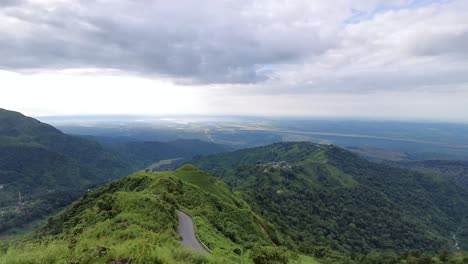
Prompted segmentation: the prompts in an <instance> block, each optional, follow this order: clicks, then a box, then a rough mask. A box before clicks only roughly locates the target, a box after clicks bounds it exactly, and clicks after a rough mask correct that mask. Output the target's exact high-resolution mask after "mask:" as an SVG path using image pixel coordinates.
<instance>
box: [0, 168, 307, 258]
mask: <svg viewBox="0 0 468 264" xmlns="http://www.w3.org/2000/svg"><path fill="white" fill-rule="evenodd" d="M176 210H184V211H186V212H188V213H190V214H191V215H192V216H193V217H194V220H195V224H196V230H197V234H198V235H199V237H200V239H201V241H203V242H204V243H205V244H206V245H207V246H208V247H209V248H210V249H211V251H212V254H205V255H203V254H200V253H196V252H193V251H190V250H187V249H185V248H183V247H182V244H181V243H180V242H179V236H178V234H177V227H178V219H177V214H176ZM44 241H47V242H44ZM281 243H282V237H281V236H280V235H279V233H278V232H277V230H275V229H274V228H273V226H272V225H271V224H269V223H268V222H267V221H265V220H264V219H262V218H261V217H259V216H258V215H256V214H255V213H254V212H253V211H252V210H251V209H250V207H249V205H248V204H247V203H246V202H245V201H243V200H242V198H241V197H240V196H239V195H237V194H235V193H233V192H232V191H231V190H230V189H229V188H228V187H227V185H226V184H224V183H223V182H220V181H217V180H215V179H214V178H213V177H211V176H210V175H208V174H206V173H204V172H202V171H200V170H198V169H196V168H195V167H193V166H189V165H187V166H184V167H182V168H180V169H178V170H177V171H174V172H158V173H144V172H141V173H137V174H134V175H131V176H128V177H125V178H122V179H120V180H117V181H114V182H112V183H109V184H107V185H105V186H103V187H102V188H100V189H98V190H96V191H92V192H89V193H87V194H86V195H85V196H84V197H83V198H81V199H80V200H78V201H77V202H75V203H74V204H73V205H71V206H69V207H67V208H66V209H65V210H63V211H62V212H61V213H59V214H58V215H57V216H55V217H53V218H51V219H49V221H48V224H47V225H46V226H44V227H43V228H41V229H39V230H38V231H36V232H35V234H34V235H33V236H31V237H30V238H28V239H26V240H24V241H23V242H21V243H16V244H11V245H8V244H7V245H6V247H7V249H5V250H4V254H3V255H2V254H1V247H0V262H1V263H3V262H5V263H23V262H28V261H29V262H40V263H253V262H252V260H256V261H255V263H287V262H285V261H287V259H288V258H289V256H290V254H289V253H288V252H287V251H286V250H284V249H282V248H281V247H276V248H274V247H273V246H274V244H277V245H279V244H281ZM4 247H5V246H4ZM33 256H34V257H35V258H34V259H33ZM268 259H270V262H264V261H265V260H268ZM296 259H298V257H296ZM271 260H278V261H275V262H271ZM291 260H294V259H291ZM2 261H3V262H2ZM279 261H281V262H279ZM289 263H293V262H289ZM294 263H299V262H294ZM300 263H315V262H312V261H311V262H304V261H301V262H300Z"/></svg>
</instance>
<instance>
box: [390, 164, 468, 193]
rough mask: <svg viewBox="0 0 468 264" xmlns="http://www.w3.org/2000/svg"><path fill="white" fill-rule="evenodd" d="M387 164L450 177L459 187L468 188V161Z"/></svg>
mask: <svg viewBox="0 0 468 264" xmlns="http://www.w3.org/2000/svg"><path fill="white" fill-rule="evenodd" d="M386 163H388V164H389V165H391V166H395V167H400V168H405V169H411V170H416V171H419V172H422V173H432V174H437V175H440V176H445V177H449V178H451V179H453V180H454V181H455V182H456V183H458V185H460V186H463V187H465V188H468V161H465V160H421V161H392V162H386Z"/></svg>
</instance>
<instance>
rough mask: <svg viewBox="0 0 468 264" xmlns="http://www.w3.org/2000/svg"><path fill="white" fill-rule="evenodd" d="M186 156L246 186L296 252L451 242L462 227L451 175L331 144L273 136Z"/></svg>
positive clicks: (466, 199) (465, 198) (462, 207)
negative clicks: (253, 144) (372, 158)
mask: <svg viewBox="0 0 468 264" xmlns="http://www.w3.org/2000/svg"><path fill="white" fill-rule="evenodd" d="M191 163H192V164H194V165H196V166H198V167H199V168H201V169H203V170H205V171H208V172H209V173H211V174H213V175H214V176H216V177H218V178H220V179H222V180H224V181H225V182H227V183H228V184H229V185H230V186H232V187H233V188H235V189H237V190H241V191H243V192H244V193H246V195H245V198H246V199H247V200H248V201H249V202H250V203H251V205H252V206H253V208H254V210H255V211H256V212H258V213H259V214H260V215H262V216H263V217H265V218H266V219H267V220H269V221H270V222H272V223H274V224H276V225H277V227H278V229H279V230H282V231H283V234H285V235H288V236H289V237H290V238H292V240H293V241H295V244H297V246H298V248H299V249H300V250H301V251H302V252H307V253H314V254H319V255H320V254H322V253H323V252H322V251H317V250H318V249H319V248H320V247H325V248H329V249H332V250H335V251H340V252H349V253H351V252H353V253H368V252H370V251H372V250H393V251H400V252H401V251H405V250H411V249H421V250H426V251H427V250H441V249H442V248H449V249H450V248H452V249H453V241H452V238H451V237H452V235H453V234H458V235H459V237H462V235H463V234H465V233H466V230H464V228H466V226H468V224H467V223H468V222H467V219H468V211H467V210H466V208H468V193H467V192H466V190H465V189H462V188H460V187H458V186H457V185H456V184H454V183H453V182H452V181H451V180H449V179H446V178H443V177H435V176H431V175H425V174H421V173H417V172H412V171H408V170H403V169H397V168H392V167H389V166H385V165H380V164H376V163H371V162H369V161H367V160H365V159H362V158H360V157H358V156H357V155H355V154H353V153H351V152H349V151H346V150H343V149H340V148H337V147H335V146H324V145H316V144H312V143H307V142H299V143H278V144H273V145H270V146H264V147H259V148H253V149H246V150H240V151H235V152H231V153H222V154H218V155H210V156H206V157H198V158H196V159H194V160H192V161H191ZM460 245H461V247H462V248H463V249H465V250H466V249H467V248H468V243H467V241H463V242H460ZM291 246H294V245H291ZM320 252H322V253H320Z"/></svg>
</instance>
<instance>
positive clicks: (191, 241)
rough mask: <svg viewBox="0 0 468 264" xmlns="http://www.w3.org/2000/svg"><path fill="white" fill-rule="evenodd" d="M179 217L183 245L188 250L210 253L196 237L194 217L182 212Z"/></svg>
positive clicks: (178, 213)
mask: <svg viewBox="0 0 468 264" xmlns="http://www.w3.org/2000/svg"><path fill="white" fill-rule="evenodd" d="M177 215H178V216H179V235H180V237H181V238H182V244H183V245H184V246H185V247H186V248H191V249H194V250H196V251H199V252H203V253H208V252H207V251H206V249H205V248H204V247H203V246H202V245H201V244H200V242H198V239H197V237H196V235H195V228H194V226H193V220H192V217H190V216H189V215H188V214H186V213H184V212H182V211H177Z"/></svg>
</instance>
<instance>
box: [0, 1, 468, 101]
mask: <svg viewBox="0 0 468 264" xmlns="http://www.w3.org/2000/svg"><path fill="white" fill-rule="evenodd" d="M389 2H391V4H389ZM0 58H2V59H1V61H0V67H1V68H3V69H6V70H12V71H20V70H44V69H45V70H50V69H67V68H101V69H118V70H122V71H127V72H132V73H135V74H143V75H146V76H155V77H158V78H159V77H165V78H171V79H173V80H175V81H177V82H181V83H187V84H200V83H201V84H222V83H227V84H246V83H247V84H250V85H253V86H254V87H256V89H253V90H254V91H255V92H259V93H263V92H265V93H271V92H277V93H303V92H310V91H337V90H339V91H352V92H355V91H366V90H375V89H420V88H425V89H426V88H428V87H431V88H435V89H438V87H439V88H440V87H447V86H460V85H464V84H466V83H467V82H468V74H467V69H468V63H467V62H468V60H467V58H468V2H467V1H464V0H459V1H456V0H454V1H427V0H397V1H384V0H361V1H354V0H333V1H321V0H295V1H286V0H283V1H277V0H256V1H251V0H236V1H231V0H223V1H219V0H200V1H191V0H177V1H158V0H154V1H152V0H140V1H134V0H112V1H110V0H76V1H65V0H48V1H46V0H16V1H15V0H7V1H2V2H1V4H0Z"/></svg>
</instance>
